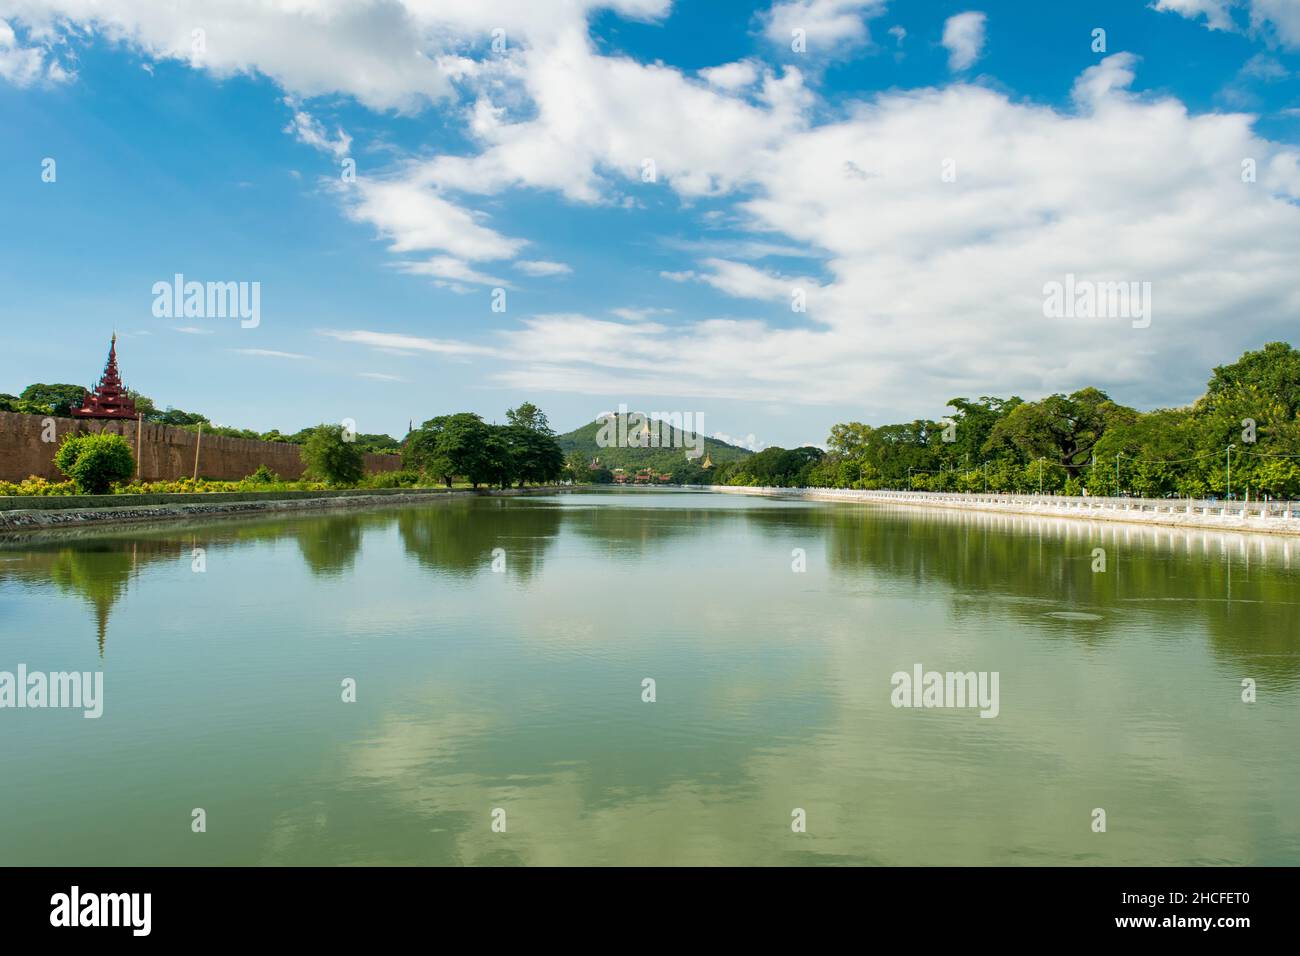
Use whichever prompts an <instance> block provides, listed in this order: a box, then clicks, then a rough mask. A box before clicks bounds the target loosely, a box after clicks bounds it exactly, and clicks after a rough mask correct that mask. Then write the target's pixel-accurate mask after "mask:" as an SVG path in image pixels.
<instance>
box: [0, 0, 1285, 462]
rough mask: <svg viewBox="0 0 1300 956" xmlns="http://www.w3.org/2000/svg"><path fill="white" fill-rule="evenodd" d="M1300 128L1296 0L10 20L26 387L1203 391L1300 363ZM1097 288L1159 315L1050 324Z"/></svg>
mask: <svg viewBox="0 0 1300 956" xmlns="http://www.w3.org/2000/svg"><path fill="white" fill-rule="evenodd" d="M1099 30H1101V31H1104V35H1102V34H1098V33H1097V31H1099ZM1099 38H1100V39H1099ZM1298 143H1300V2H1298V0H1149V2H1143V0H1096V2H1091V3H1086V4H1083V3H1076V4H1062V3H1034V4H1030V3H1024V2H1022V0H999V2H992V0H990V2H975V3H950V2H946V0H926V2H921V0H777V2H775V3H765V4H757V5H756V4H751V3H740V2H733V0H707V2H705V0H675V2H674V0H475V2H473V3H466V2H463V0H423V2H416V0H175V2H171V3H167V4H160V3H157V2H152V0H0V222H3V223H4V226H5V228H4V229H3V232H0V290H2V291H0V324H2V326H3V329H4V332H5V335H4V339H3V342H4V348H3V349H2V350H0V391H9V392H16V391H17V390H19V389H20V388H22V387H23V386H24V385H26V384H28V383H29V382H33V381H46V382H50V381H71V382H81V383H90V382H91V381H92V380H93V379H94V378H95V377H96V375H97V371H98V369H99V367H100V366H101V364H102V361H103V356H104V351H105V348H106V345H107V339H108V337H109V335H110V334H111V332H112V331H113V330H114V329H116V330H117V332H118V334H119V337H120V346H121V348H120V352H121V359H122V367H123V373H124V376H125V377H126V379H127V383H128V385H130V386H132V387H135V388H137V389H139V390H140V391H142V392H144V393H145V394H148V395H150V396H151V397H153V398H154V399H155V401H156V402H158V403H159V404H160V405H164V406H165V405H174V406H176V407H180V408H185V409H192V410H199V411H203V412H205V413H206V414H208V415H209V416H210V417H212V419H213V420H214V421H217V422H220V423H224V424H231V425H240V426H245V427H252V428H257V429H268V428H272V427H279V428H281V429H285V430H296V429H297V428H299V427H302V426H305V425H309V424H315V423H317V422H319V421H337V420H340V419H342V418H345V417H346V418H352V419H355V420H356V421H357V423H358V427H359V428H360V430H362V431H366V432H369V431H387V432H389V433H391V434H401V433H402V432H404V430H405V428H406V426H407V423H408V421H410V420H414V421H415V422H417V423H418V422H419V421H421V420H423V419H425V418H428V417H431V416H432V415H435V414H442V413H445V412H448V411H454V410H461V409H470V410H473V411H478V412H480V413H482V414H483V415H484V416H485V417H486V418H488V419H493V418H496V419H498V420H499V419H500V418H501V417H502V413H503V412H504V409H505V408H506V407H508V406H511V405H515V404H518V403H519V402H520V401H523V400H525V399H527V400H532V401H534V402H536V403H537V404H539V405H541V406H542V407H543V408H545V409H546V410H547V411H548V412H549V413H550V416H551V420H552V423H553V425H555V426H556V427H557V428H559V429H560V430H567V429H569V428H572V427H575V426H577V425H578V424H581V423H582V422H584V421H587V420H590V419H591V418H594V417H595V416H596V415H597V414H598V413H599V412H601V411H604V410H607V409H612V408H616V407H617V406H618V405H619V404H620V403H623V404H627V405H628V406H630V407H631V408H634V409H644V410H647V411H660V410H662V411H693V412H702V413H704V415H705V419H704V420H705V430H706V431H707V432H709V433H720V434H723V435H725V436H728V437H731V438H733V439H742V440H746V441H749V442H752V443H753V444H756V445H760V446H761V445H768V444H781V445H787V446H789V445H794V444H803V443H821V442H823V441H824V440H825V437H826V434H827V431H828V429H829V426H830V425H831V424H832V423H834V422H836V421H843V420H848V419H856V420H862V421H867V422H874V423H880V422H885V421H895V420H910V419H912V418H917V417H929V418H938V417H941V416H942V415H943V414H944V413H945V409H944V405H945V403H946V401H947V400H948V399H950V398H952V397H955V396H972V397H973V396H979V395H994V394H996V395H1007V394H1012V393H1015V394H1020V395H1022V396H1025V397H1027V398H1032V397H1037V396H1040V395H1042V394H1045V393H1049V392H1055V391H1070V390H1073V389H1075V388H1079V387H1081V386H1083V385H1088V384H1095V385H1099V386H1101V387H1104V388H1106V389H1107V390H1109V391H1110V392H1111V394H1112V395H1113V396H1114V397H1115V398H1117V399H1119V400H1121V401H1124V402H1126V403H1128V404H1133V405H1136V406H1139V407H1144V408H1145V407H1155V406H1161V405H1173V404H1180V403H1184V402H1187V401H1189V400H1191V399H1193V398H1194V397H1196V395H1198V394H1199V393H1200V391H1201V389H1202V387H1203V385H1204V382H1205V380H1206V378H1207V376H1208V372H1209V369H1210V368H1211V367H1212V366H1213V365H1216V364H1221V363H1223V362H1225V361H1229V360H1231V359H1232V358H1235V357H1236V356H1237V355H1238V354H1239V353H1240V352H1242V351H1244V350H1245V349H1248V348H1258V347H1259V346H1260V345H1262V344H1263V343H1264V342H1266V341H1270V340H1274V339H1285V340H1294V339H1295V335H1294V329H1295V325H1296V320H1297V317H1298V316H1300V284H1298V283H1297V281H1296V277H1295V274H1296V263H1297V262H1300V145H1298ZM47 160H53V161H54V163H53V166H52V167H51V166H50V164H48V163H47ZM1248 162H1249V165H1250V166H1251V168H1252V169H1253V170H1254V174H1253V176H1249V177H1243V169H1244V168H1245V167H1244V165H1243V164H1246V163H1248ZM50 168H52V170H53V173H54V175H53V176H52V177H51V176H50V175H49V174H48V173H47V169H50ZM353 171H355V175H352V172H353ZM50 179H52V180H53V181H48V180H50ZM1243 179H1245V181H1243ZM177 273H180V274H183V275H184V276H185V278H186V280H190V281H199V282H254V281H255V282H258V283H260V322H259V323H258V324H257V326H256V327H255V328H244V327H241V323H240V322H239V321H238V320H236V319H230V318H221V317H189V318H184V317H182V318H174V319H173V318H163V317H158V316H157V315H155V314H154V313H155V310H154V309H153V306H154V294H153V291H152V289H153V286H154V284H155V283H157V282H160V281H162V282H171V281H172V277H173V276H174V275H175V274H177ZM1069 274H1073V275H1075V276H1077V277H1079V278H1080V279H1090V280H1093V281H1126V282H1149V283H1151V289H1152V316H1151V322H1150V324H1149V326H1147V327H1135V326H1134V323H1132V322H1130V321H1128V320H1127V319H1079V318H1070V319H1052V318H1046V317H1045V316H1044V312H1043V300H1044V291H1043V290H1044V285H1045V284H1046V283H1049V282H1053V281H1061V280H1063V279H1064V278H1065V276H1066V275H1069ZM494 305H495V306H496V308H494Z"/></svg>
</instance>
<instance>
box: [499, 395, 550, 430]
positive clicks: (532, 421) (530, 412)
mask: <svg viewBox="0 0 1300 956" xmlns="http://www.w3.org/2000/svg"><path fill="white" fill-rule="evenodd" d="M506 421H508V422H509V423H510V424H511V425H518V426H519V427H520V428H526V429H528V430H529V431H533V432H537V433H539V434H542V435H553V434H555V433H554V432H553V431H551V424H550V422H548V421H547V420H546V413H545V412H543V411H542V410H541V409H540V408H538V407H537V406H536V405H534V404H533V403H532V402H524V403H523V404H522V405H520V406H519V407H518V408H508V409H506Z"/></svg>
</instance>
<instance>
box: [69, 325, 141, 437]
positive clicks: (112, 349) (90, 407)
mask: <svg viewBox="0 0 1300 956" xmlns="http://www.w3.org/2000/svg"><path fill="white" fill-rule="evenodd" d="M72 417H73V418H135V401H134V400H133V399H132V398H131V396H129V395H127V394H126V389H125V388H123V387H122V378H121V376H120V375H118V374H117V333H116V332H114V333H113V340H112V342H110V343H109V346H108V364H107V365H105V366H104V374H103V376H102V377H101V378H100V380H99V385H98V386H96V388H95V390H94V391H93V392H86V395H85V397H84V398H83V399H82V400H81V407H80V408H74V409H72Z"/></svg>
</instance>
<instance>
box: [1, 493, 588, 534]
mask: <svg viewBox="0 0 1300 956" xmlns="http://www.w3.org/2000/svg"><path fill="white" fill-rule="evenodd" d="M587 490H589V488H588V486H586V485H563V486H554V487H550V486H543V487H537V488H508V489H504V490H503V489H479V490H473V489H469V488H376V489H368V490H341V491H279V492H251V493H245V492H232V493H226V492H211V493H208V494H195V495H129V496H128V495H82V496H70V497H65V498H56V497H50V498H38V499H32V498H23V499H14V498H0V536H6V535H10V536H12V535H24V534H32V533H42V532H50V531H58V530H60V529H65V528H66V529H76V528H87V527H99V526H112V525H118V524H137V523H141V522H144V523H162V522H168V521H185V520H193V519H197V518H240V517H244V518H246V517H258V516H266V517H275V516H277V515H286V514H294V513H297V512H304V511H329V510H337V509H356V508H373V507H378V506H386V505H411V504H425V503H429V504H433V503H437V502H438V501H446V500H451V499H455V498H473V497H504V498H508V497H514V496H519V495H553V494H565V493H572V492H581V491H587ZM158 499H166V500H163V501H159V500H158ZM15 500H17V501H21V502H25V503H27V504H28V507H24V508H8V509H6V508H5V503H6V502H13V501H15ZM33 501H37V502H40V504H39V505H32V504H31V502H33Z"/></svg>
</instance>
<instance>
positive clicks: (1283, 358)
mask: <svg viewBox="0 0 1300 956" xmlns="http://www.w3.org/2000/svg"><path fill="white" fill-rule="evenodd" d="M1243 386H1248V387H1252V388H1256V389H1258V390H1259V392H1260V393H1261V395H1262V396H1263V397H1264V398H1265V399H1266V400H1267V401H1269V402H1272V403H1276V404H1278V405H1280V406H1282V407H1283V408H1284V409H1285V410H1286V417H1288V418H1294V417H1295V416H1296V415H1297V414H1298V413H1300V351H1297V350H1296V349H1294V348H1293V347H1291V346H1290V345H1288V344H1287V343H1286V342H1269V343H1268V344H1267V345H1265V346H1264V347H1263V348H1262V349H1260V350H1258V351H1255V352H1246V353H1245V354H1244V355H1242V356H1241V358H1239V359H1237V361H1235V362H1233V363H1232V364H1231V365H1220V366H1218V367H1217V368H1215V370H1214V374H1213V375H1212V376H1211V377H1210V381H1209V384H1208V385H1207V386H1206V391H1205V399H1204V401H1205V403H1206V404H1208V405H1210V406H1213V405H1215V404H1216V403H1217V402H1218V400H1219V398H1220V397H1221V396H1223V395H1224V393H1228V392H1232V391H1234V390H1236V389H1239V388H1241V387H1243Z"/></svg>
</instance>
